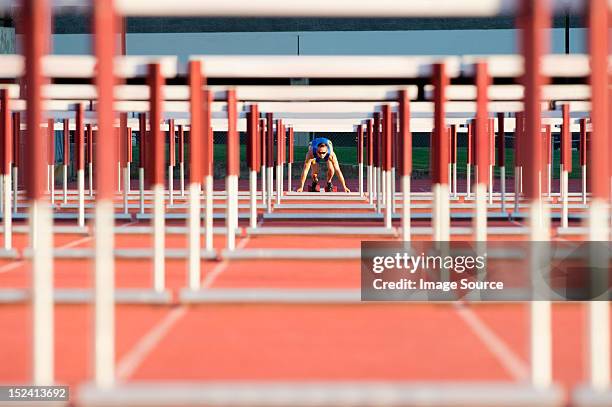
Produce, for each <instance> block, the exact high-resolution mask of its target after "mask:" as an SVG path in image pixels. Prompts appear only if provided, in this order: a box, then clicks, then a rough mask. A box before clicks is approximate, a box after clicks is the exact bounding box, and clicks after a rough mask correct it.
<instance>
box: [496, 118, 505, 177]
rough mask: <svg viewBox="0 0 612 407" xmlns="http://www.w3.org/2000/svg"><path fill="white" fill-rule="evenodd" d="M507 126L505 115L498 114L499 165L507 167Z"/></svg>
mask: <svg viewBox="0 0 612 407" xmlns="http://www.w3.org/2000/svg"><path fill="white" fill-rule="evenodd" d="M505 134H506V126H505V120H504V114H503V113H497V165H498V166H500V167H505V166H506V137H505Z"/></svg>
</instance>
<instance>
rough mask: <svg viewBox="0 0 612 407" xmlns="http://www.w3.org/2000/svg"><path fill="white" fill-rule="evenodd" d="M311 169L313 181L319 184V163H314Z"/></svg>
mask: <svg viewBox="0 0 612 407" xmlns="http://www.w3.org/2000/svg"><path fill="white" fill-rule="evenodd" d="M310 168H311V169H312V180H313V181H316V182H319V165H318V164H317V162H316V161H315V162H313V163H312V165H311V166H310Z"/></svg>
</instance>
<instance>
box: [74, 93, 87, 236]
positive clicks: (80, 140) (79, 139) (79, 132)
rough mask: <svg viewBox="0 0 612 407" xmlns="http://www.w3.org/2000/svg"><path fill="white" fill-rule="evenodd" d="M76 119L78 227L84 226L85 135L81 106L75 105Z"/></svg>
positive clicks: (80, 104)
mask: <svg viewBox="0 0 612 407" xmlns="http://www.w3.org/2000/svg"><path fill="white" fill-rule="evenodd" d="M75 113H76V116H75V117H76V119H75V124H76V128H75V132H74V136H75V142H76V143H75V147H76V154H75V155H76V157H75V158H76V167H77V187H78V188H77V189H78V200H79V209H78V217H77V224H78V225H79V227H84V226H85V134H84V127H83V117H84V112H83V104H82V103H78V104H77V105H76V112H75Z"/></svg>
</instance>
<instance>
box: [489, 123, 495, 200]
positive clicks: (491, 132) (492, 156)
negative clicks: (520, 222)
mask: <svg viewBox="0 0 612 407" xmlns="http://www.w3.org/2000/svg"><path fill="white" fill-rule="evenodd" d="M487 129H488V131H489V143H488V146H489V166H488V169H489V205H493V186H494V184H493V181H494V177H493V168H494V167H495V118H494V117H491V118H489V125H488V126H487Z"/></svg>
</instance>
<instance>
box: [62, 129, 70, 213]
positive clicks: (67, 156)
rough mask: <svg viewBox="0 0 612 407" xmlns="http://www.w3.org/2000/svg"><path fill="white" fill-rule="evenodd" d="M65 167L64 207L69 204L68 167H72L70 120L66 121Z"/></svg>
mask: <svg viewBox="0 0 612 407" xmlns="http://www.w3.org/2000/svg"><path fill="white" fill-rule="evenodd" d="M63 123H64V165H63V167H62V169H63V175H62V176H63V186H64V190H63V194H64V205H66V204H67V203H68V165H70V120H69V119H64V122H63Z"/></svg>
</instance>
